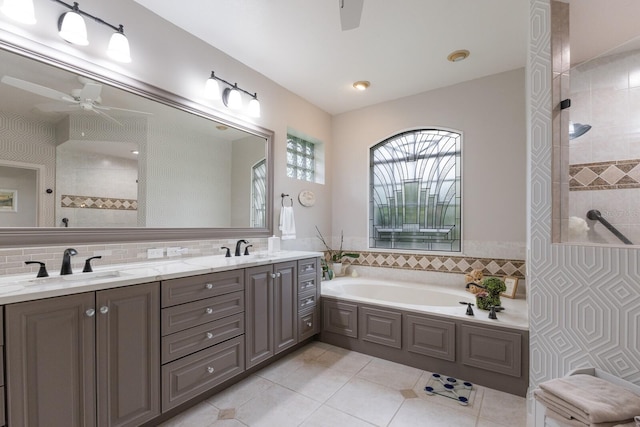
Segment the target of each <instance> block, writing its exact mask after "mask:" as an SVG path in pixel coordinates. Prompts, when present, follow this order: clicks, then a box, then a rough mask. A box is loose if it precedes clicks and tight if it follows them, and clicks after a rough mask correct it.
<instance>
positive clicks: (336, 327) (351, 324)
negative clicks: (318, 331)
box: [322, 298, 358, 338]
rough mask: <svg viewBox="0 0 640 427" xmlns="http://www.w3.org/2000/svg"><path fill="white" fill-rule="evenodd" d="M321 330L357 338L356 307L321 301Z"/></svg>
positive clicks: (343, 303) (354, 305)
mask: <svg viewBox="0 0 640 427" xmlns="http://www.w3.org/2000/svg"><path fill="white" fill-rule="evenodd" d="M322 301H323V303H322V310H323V311H322V330H323V331H326V332H333V333H334V334H340V335H345V336H347V337H351V338H358V306H357V305H356V304H348V303H346V302H337V301H328V300H326V299H324V298H323V299H322Z"/></svg>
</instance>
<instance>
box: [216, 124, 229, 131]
mask: <svg viewBox="0 0 640 427" xmlns="http://www.w3.org/2000/svg"><path fill="white" fill-rule="evenodd" d="M216 129H218V130H227V129H229V128H228V127H227V126H225V125H218V126H216Z"/></svg>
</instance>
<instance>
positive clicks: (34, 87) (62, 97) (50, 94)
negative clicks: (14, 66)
mask: <svg viewBox="0 0 640 427" xmlns="http://www.w3.org/2000/svg"><path fill="white" fill-rule="evenodd" d="M0 81H1V82H2V83H4V84H7V85H9V86H13V87H16V88H18V89H22V90H26V91H27V92H31V93H35V94H36V95H40V96H44V97H46V98H51V99H55V100H57V101H67V102H75V99H73V98H72V97H70V96H69V95H67V94H66V93H64V92H60V91H58V90H55V89H51V88H49V87H46V86H41V85H39V84H35V83H31V82H28V81H26V80H21V79H17V78H15V77H11V76H2V78H1V79H0Z"/></svg>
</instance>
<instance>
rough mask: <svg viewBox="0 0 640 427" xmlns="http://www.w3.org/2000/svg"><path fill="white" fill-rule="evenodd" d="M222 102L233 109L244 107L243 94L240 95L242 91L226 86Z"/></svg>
mask: <svg viewBox="0 0 640 427" xmlns="http://www.w3.org/2000/svg"><path fill="white" fill-rule="evenodd" d="M222 102H223V103H224V105H226V106H227V107H228V108H231V109H232V110H239V109H241V108H242V96H241V95H240V91H239V90H238V89H236V88H235V87H234V88H226V89H225V90H224V92H222Z"/></svg>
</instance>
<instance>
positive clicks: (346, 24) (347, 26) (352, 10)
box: [338, 0, 364, 31]
mask: <svg viewBox="0 0 640 427" xmlns="http://www.w3.org/2000/svg"><path fill="white" fill-rule="evenodd" d="M338 2H339V5H340V24H341V25H342V31H347V30H353V29H354V28H358V27H359V26H360V17H361V16H362V7H363V6H364V0H338Z"/></svg>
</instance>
